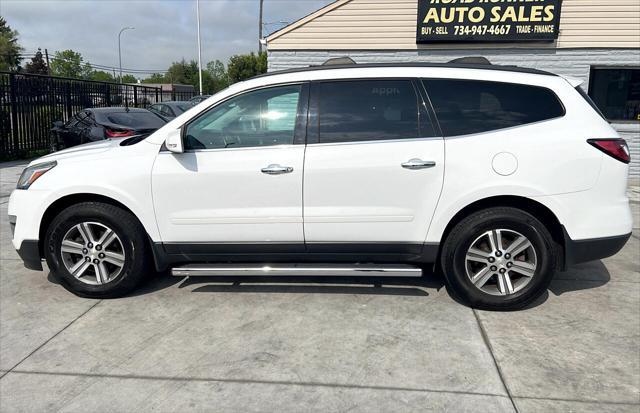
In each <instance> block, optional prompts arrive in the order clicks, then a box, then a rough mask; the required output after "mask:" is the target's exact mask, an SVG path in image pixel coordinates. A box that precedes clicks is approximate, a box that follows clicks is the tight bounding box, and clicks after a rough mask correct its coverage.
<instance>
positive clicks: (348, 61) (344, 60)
mask: <svg viewBox="0 0 640 413" xmlns="http://www.w3.org/2000/svg"><path fill="white" fill-rule="evenodd" d="M355 64H357V63H356V62H355V61H354V60H353V59H352V58H350V57H348V56H342V57H333V58H331V59H328V60H326V61H325V62H324V63H323V64H322V65H321V66H331V65H355Z"/></svg>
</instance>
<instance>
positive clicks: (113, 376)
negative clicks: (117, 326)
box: [11, 370, 507, 398]
mask: <svg viewBox="0 0 640 413" xmlns="http://www.w3.org/2000/svg"><path fill="white" fill-rule="evenodd" d="M11 373H12V374H27V375H29V374H32V375H45V376H47V375H48V376H67V377H87V378H98V379H104V378H107V379H122V380H155V381H172V382H204V383H206V382H211V383H214V382H217V383H232V384H263V385H274V386H300V387H328V388H337V389H356V390H388V391H404V392H418V393H442V394H456V395H469V396H483V397H487V396H489V397H501V398H506V397H507V396H505V395H504V394H495V393H483V392H474V391H465V390H444V389H429V388H417V387H402V386H379V385H367V384H349V383H327V382H315V381H302V382H300V381H290V380H260V379H227V378H218V377H198V376H196V377H193V376H186V377H185V376H153V375H138V374H131V375H129V374H109V373H104V374H101V373H74V372H52V371H30V370H14V371H11Z"/></svg>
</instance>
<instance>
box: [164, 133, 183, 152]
mask: <svg viewBox="0 0 640 413" xmlns="http://www.w3.org/2000/svg"><path fill="white" fill-rule="evenodd" d="M164 144H165V146H166V147H167V149H168V150H169V151H171V152H173V153H183V152H184V145H183V144H182V130H181V129H174V130H172V131H170V132H169V133H168V134H167V139H166V140H165V141H164Z"/></svg>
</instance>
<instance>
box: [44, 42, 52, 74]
mask: <svg viewBox="0 0 640 413" xmlns="http://www.w3.org/2000/svg"><path fill="white" fill-rule="evenodd" d="M44 58H45V60H46V61H47V74H48V75H49V76H51V67H50V66H49V51H48V50H47V49H44Z"/></svg>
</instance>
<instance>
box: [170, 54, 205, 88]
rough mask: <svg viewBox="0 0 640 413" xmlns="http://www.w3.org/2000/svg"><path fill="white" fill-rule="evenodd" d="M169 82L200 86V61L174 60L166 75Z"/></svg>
mask: <svg viewBox="0 0 640 413" xmlns="http://www.w3.org/2000/svg"><path fill="white" fill-rule="evenodd" d="M164 78H165V80H168V81H169V83H180V84H183V85H193V86H194V87H196V88H197V87H198V63H197V62H196V61H195V60H191V61H189V62H187V61H186V60H184V59H182V60H181V61H179V62H173V63H172V64H171V66H169V70H167V73H166V74H165V76H164Z"/></svg>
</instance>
